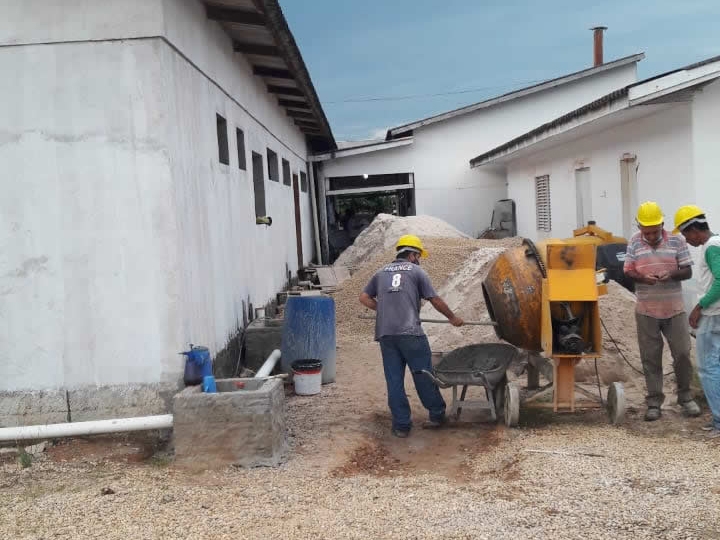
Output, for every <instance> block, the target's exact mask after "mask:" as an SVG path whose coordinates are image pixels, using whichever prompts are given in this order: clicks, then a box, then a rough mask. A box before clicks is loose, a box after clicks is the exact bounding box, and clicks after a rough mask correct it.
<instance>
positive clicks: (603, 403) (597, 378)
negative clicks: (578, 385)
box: [595, 358, 605, 407]
mask: <svg viewBox="0 0 720 540" xmlns="http://www.w3.org/2000/svg"><path fill="white" fill-rule="evenodd" d="M597 360H598V359H597V358H595V380H596V381H597V387H598V394H600V405H602V406H603V407H604V406H605V400H604V399H603V395H602V388H601V387H600V373H598V367H597Z"/></svg>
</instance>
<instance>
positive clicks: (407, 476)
mask: <svg viewBox="0 0 720 540" xmlns="http://www.w3.org/2000/svg"><path fill="white" fill-rule="evenodd" d="M407 382H408V386H407V388H408V394H409V395H410V398H411V403H412V407H413V412H414V419H415V421H416V424H418V423H420V422H421V421H422V420H423V419H424V414H423V410H422V408H421V407H420V405H419V403H418V400H417V398H416V396H415V393H414V389H413V387H412V383H411V380H410V379H409V378H408V381H407ZM474 390H475V391H477V390H478V389H477V388H475V389H474ZM446 397H447V398H448V402H449V394H447V391H446ZM477 397H479V396H477ZM668 401H670V400H668ZM631 405H632V407H631V409H630V411H629V413H628V417H627V420H626V422H625V423H624V424H623V425H622V426H619V427H613V426H610V425H609V424H608V422H607V420H606V417H605V414H604V412H603V411H601V410H597V409H590V410H587V411H584V412H577V413H575V414H553V413H552V412H550V411H548V410H546V409H527V408H525V409H523V410H522V411H521V416H520V426H519V427H518V428H514V429H508V428H505V427H504V426H502V425H496V424H493V423H490V422H488V418H487V415H486V413H485V412H484V411H471V410H465V411H463V414H462V416H461V421H460V422H453V423H452V424H451V425H450V426H449V427H448V428H447V429H443V430H440V431H427V430H422V429H419V428H416V429H413V431H412V433H411V436H410V437H409V438H407V439H402V440H401V439H396V438H394V437H393V436H392V435H391V434H390V429H389V428H390V418H389V413H388V411H387V406H386V396H385V390H384V379H383V375H382V369H381V360H380V354H379V350H378V347H377V345H375V344H374V343H373V342H372V341H371V337H370V336H369V335H368V336H367V339H366V340H365V341H364V342H360V340H357V339H356V340H353V341H343V340H341V341H340V342H339V350H338V365H337V382H336V383H334V384H331V385H326V386H324V387H323V390H322V393H321V394H320V395H318V396H312V397H298V396H294V395H293V394H292V392H291V389H290V388H288V396H287V414H288V428H289V436H290V451H289V453H288V459H287V462H286V463H285V464H284V465H283V466H281V467H279V468H275V469H254V470H241V469H236V468H232V467H229V468H227V469H224V470H220V471H187V470H183V469H180V468H178V467H176V466H175V465H174V464H173V462H172V458H171V455H170V454H168V453H167V450H165V449H163V448H162V447H160V446H159V445H158V441H157V438H155V437H153V436H150V435H148V434H144V435H126V436H122V437H93V438H79V439H73V440H64V441H61V442H59V444H57V445H55V446H51V447H49V448H48V449H46V450H45V451H44V452H42V453H41V454H39V455H38V456H37V457H36V458H34V460H33V462H32V464H31V466H29V467H27V468H21V467H20V466H19V465H18V463H17V459H16V457H15V456H13V455H11V454H0V507H2V508H3V512H1V513H0V531H2V533H3V534H2V537H3V538H14V539H15V538H17V539H21V538H22V539H25V538H28V539H29V538H33V539H40V538H44V539H50V538H104V539H114V538H118V539H120V538H123V539H127V538H138V539H140V538H143V539H144V538H147V539H156V538H158V539H159V538H163V539H165V538H167V539H170V538H173V539H174V538H327V539H331V538H493V539H497V538H580V537H582V538H603V539H604V538H607V537H608V536H612V537H616V538H668V539H669V538H673V539H674V538H698V539H699V538H703V539H704V538H708V539H709V538H720V524H719V520H718V518H719V517H720V488H719V487H718V486H720V459H718V457H717V456H718V450H719V449H720V445H718V442H717V441H711V440H707V439H706V438H705V436H704V435H703V432H702V431H701V430H700V429H699V428H700V426H701V425H702V424H703V423H704V422H706V421H707V415H705V416H704V417H703V418H697V419H685V418H683V417H682V416H681V415H680V414H679V413H678V411H677V410H676V408H675V407H674V406H673V405H672V404H669V405H668V407H667V408H666V410H665V411H664V415H663V418H662V419H661V420H660V421H658V422H655V423H651V424H648V423H645V422H643V421H642V418H641V416H642V407H641V406H640V403H633V404H631Z"/></svg>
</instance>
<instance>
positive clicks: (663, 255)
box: [623, 231, 693, 319]
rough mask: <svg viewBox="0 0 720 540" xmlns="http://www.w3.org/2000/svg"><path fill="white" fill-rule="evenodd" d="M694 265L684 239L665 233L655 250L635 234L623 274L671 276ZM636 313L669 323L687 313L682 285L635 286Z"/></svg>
mask: <svg viewBox="0 0 720 540" xmlns="http://www.w3.org/2000/svg"><path fill="white" fill-rule="evenodd" d="M692 264H693V261H692V257H690V250H688V247H687V242H685V238H683V237H682V236H681V235H675V234H668V233H667V231H663V236H662V240H661V241H660V244H658V245H657V246H655V247H653V246H651V245H650V244H648V243H647V242H646V241H645V240H644V239H643V237H642V233H640V232H636V233H635V234H634V235H633V237H632V238H631V239H630V242H629V243H628V247H627V252H626V254H625V266H624V268H623V270H624V271H625V272H628V271H630V270H634V271H636V272H637V273H638V274H640V275H641V276H651V275H658V274H661V273H663V272H672V271H675V270H677V269H678V268H680V267H682V266H690V265H692ZM635 294H636V296H637V307H636V311H637V312H638V313H639V314H641V315H647V316H648V317H654V318H655V319H669V318H670V317H674V316H675V315H678V314H680V313H683V312H684V311H685V304H684V303H683V296H682V286H681V284H680V282H679V281H674V280H673V281H664V282H658V283H656V284H655V285H646V284H644V283H636V285H635Z"/></svg>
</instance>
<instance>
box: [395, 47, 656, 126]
mask: <svg viewBox="0 0 720 540" xmlns="http://www.w3.org/2000/svg"><path fill="white" fill-rule="evenodd" d="M643 58H645V54H644V53H639V54H633V55H631V56H626V57H624V58H619V59H617V60H614V61H612V62H607V63H605V64H602V65H600V66H596V67H591V68H588V69H583V70H581V71H576V72H574V73H570V74H568V75H563V76H562V77H556V78H554V79H549V80H547V81H544V82H541V83H538V84H534V85H532V86H528V87H525V88H521V89H519V90H513V91H512V92H508V93H506V94H502V95H500V96H497V97H494V98H491V99H488V100H485V101H480V102H478V103H474V104H472V105H467V106H465V107H460V108H459V109H454V110H452V111H448V112H445V113H441V114H437V115H434V116H430V117H428V118H424V119H422V120H417V121H415V122H411V123H409V124H404V125H402V126H398V127H394V128H390V129H389V130H388V132H387V137H386V138H387V139H388V140H389V139H392V138H393V137H397V136H401V135H407V133H408V132H409V131H413V130H414V129H417V128H419V127H423V126H427V125H430V124H434V123H436V122H443V121H445V120H450V119H451V118H455V117H457V116H461V115H464V114H468V113H471V112H474V111H477V110H479V109H485V108H487V107H492V106H494V105H497V104H500V103H504V102H506V101H510V100H513V99H518V98H521V97H524V96H527V95H531V94H534V93H536V92H541V91H543V90H547V89H549V88H554V87H556V86H560V85H562V84H567V83H571V82H574V81H577V80H579V79H583V78H585V77H590V76H592V75H596V74H597V73H602V72H603V71H608V70H610V69H615V68H618V67H622V66H625V65H628V64H633V63H636V62H639V61H640V60H642V59H643Z"/></svg>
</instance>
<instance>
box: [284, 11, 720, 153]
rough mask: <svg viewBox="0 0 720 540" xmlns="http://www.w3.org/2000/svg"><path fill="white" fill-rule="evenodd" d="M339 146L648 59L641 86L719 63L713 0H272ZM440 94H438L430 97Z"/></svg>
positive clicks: (719, 14)
mask: <svg viewBox="0 0 720 540" xmlns="http://www.w3.org/2000/svg"><path fill="white" fill-rule="evenodd" d="M280 4H281V7H282V9H283V13H284V14H285V17H286V18H287V20H288V23H289V25H290V29H291V30H292V32H293V35H294V36H295V40H296V42H297V44H298V46H299V48H300V52H301V53H302V55H303V59H304V60H305V64H306V65H307V67H308V70H309V72H310V76H311V77H312V80H313V84H314V85H315V89H316V91H317V93H318V96H319V97H320V101H321V103H322V106H323V109H324V110H325V114H326V115H327V117H328V120H329V122H330V126H331V128H332V130H333V134H334V136H335V139H336V140H338V141H353V140H363V139H369V138H381V137H384V135H385V131H386V130H387V129H388V127H394V126H398V125H402V124H404V123H407V122H411V121H414V120H418V119H420V118H424V117H427V116H431V115H433V114H437V113H441V112H444V111H448V110H451V109H454V108H457V107H462V106H464V105H469V104H471V103H476V102H478V101H482V100H484V99H487V98H490V97H493V96H496V95H499V94H503V93H505V92H508V91H511V90H515V89H519V88H522V87H524V86H529V85H531V84H535V83H537V82H540V81H543V80H546V79H551V78H554V77H558V76H562V75H565V74H567V73H572V72H574V71H579V70H582V69H585V68H588V67H591V66H592V54H593V40H592V32H591V31H590V30H589V28H590V27H593V26H599V25H602V26H607V27H608V30H607V31H606V32H605V61H606V62H608V61H611V60H614V59H617V58H621V57H623V56H628V55H631V54H635V53H638V52H644V53H645V54H646V58H645V59H644V60H643V61H641V62H640V63H639V65H638V76H639V78H641V79H643V78H646V77H650V76H653V75H656V74H658V73H662V72H665V71H670V70H672V69H676V68H679V67H681V66H683V65H687V64H690V63H693V62H696V61H699V60H703V59H705V58H709V57H711V56H716V55H720V35H719V34H718V32H717V28H718V26H719V25H720V0H653V1H651V0H642V1H641V0H604V1H599V0H595V1H594V2H588V1H587V0H546V1H544V2H540V1H531V0H504V1H503V0H280ZM437 94H441V95H437Z"/></svg>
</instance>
